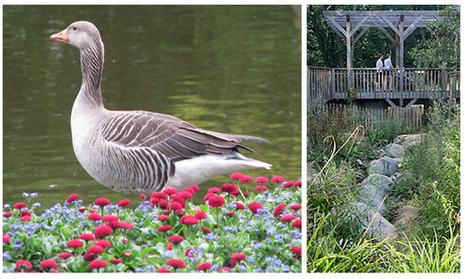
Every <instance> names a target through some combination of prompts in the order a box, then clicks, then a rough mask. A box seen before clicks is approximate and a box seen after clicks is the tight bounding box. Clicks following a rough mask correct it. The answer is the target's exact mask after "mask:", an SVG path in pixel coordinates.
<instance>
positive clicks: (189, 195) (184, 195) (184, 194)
mask: <svg viewBox="0 0 465 279" xmlns="http://www.w3.org/2000/svg"><path fill="white" fill-rule="evenodd" d="M178 197H179V198H181V199H192V193H190V192H187V191H182V192H181V193H179V194H178Z"/></svg>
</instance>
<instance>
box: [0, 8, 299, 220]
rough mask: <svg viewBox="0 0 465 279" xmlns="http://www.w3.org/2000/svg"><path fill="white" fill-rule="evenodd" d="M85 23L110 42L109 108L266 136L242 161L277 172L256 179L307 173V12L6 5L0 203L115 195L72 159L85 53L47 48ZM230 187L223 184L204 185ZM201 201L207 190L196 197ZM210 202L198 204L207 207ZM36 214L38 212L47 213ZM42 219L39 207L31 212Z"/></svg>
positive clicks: (65, 47)
mask: <svg viewBox="0 0 465 279" xmlns="http://www.w3.org/2000/svg"><path fill="white" fill-rule="evenodd" d="M78 20H88V21H91V22H93V23H94V24H95V25H96V26H97V27H98V28H99V30H100V33H101V36H102V39H103V41H104V44H105V68H104V74H103V82H102V91H103V97H104V103H105V106H106V107H107V108H108V109H112V110H148V111H154V112H162V113H167V114H172V115H175V116H177V117H179V118H181V119H183V120H186V121H188V122H190V123H192V124H193V125H195V126H197V127H199V128H203V129H209V130H214V131H219V132H226V133H237V134H247V135H253V136H259V137H263V138H266V139H268V140H269V141H270V144H263V143H247V144H246V145H247V146H249V147H251V148H252V149H254V150H255V151H257V154H254V153H248V152H247V151H245V152H246V153H247V154H245V155H246V156H248V157H252V158H255V159H258V160H261V161H265V162H268V163H271V164H273V165H274V167H273V168H272V169H271V170H268V171H267V170H253V171H245V172H243V173H244V174H246V175H251V176H253V177H254V178H255V177H257V176H266V177H269V178H271V177H272V176H274V175H281V176H283V177H284V178H285V179H286V180H298V179H300V176H301V30H300V23H299V20H300V10H299V9H296V8H295V7H291V6H3V203H4V204H7V203H8V204H14V203H16V202H20V201H24V199H23V198H22V193H23V192H27V193H33V192H36V193H38V194H39V197H38V198H36V199H34V200H33V201H34V202H40V203H41V204H42V207H41V208H42V209H41V210H44V209H45V208H49V207H51V206H53V205H54V204H56V203H63V202H64V201H65V200H66V198H67V197H68V196H69V195H70V194H72V193H77V194H78V195H79V196H80V198H81V199H82V200H83V201H84V205H89V204H91V203H92V202H93V201H94V200H95V199H96V198H98V197H101V196H104V197H107V198H108V199H110V201H111V202H112V203H116V202H118V201H119V200H121V199H125V198H130V199H131V200H132V201H133V204H138V203H139V201H140V199H139V197H136V196H130V195H124V194H119V193H116V192H113V191H112V190H109V189H107V188H106V187H104V186H101V185H100V184H99V183H98V182H96V181H95V180H93V179H92V178H91V177H90V176H89V175H88V174H87V173H86V171H85V170H84V169H83V168H82V167H81V166H80V164H79V162H78V161H77V159H76V157H75V155H74V151H73V148H72V143H71V132H70V113H71V107H72V105H73V102H74V99H75V97H76V95H77V92H78V91H79V87H80V84H81V71H80V63H79V51H78V50H77V49H76V48H74V47H71V46H69V45H65V44H61V43H57V42H53V41H50V39H49V38H50V35H51V34H54V33H56V32H58V31H61V30H63V29H64V28H66V27H68V25H69V24H70V23H71V22H74V21H78ZM228 182H232V181H231V180H230V179H229V177H228V176H222V177H216V178H214V179H211V180H209V181H207V182H204V183H202V184H201V185H200V188H201V189H202V192H203V193H205V192H206V191H207V189H208V188H210V187H221V185H223V183H228ZM196 196H197V199H198V200H197V201H196V202H197V203H199V202H201V201H202V198H203V194H197V195H196ZM202 202H203V201H202ZM41 210H38V211H41ZM36 212H37V211H36Z"/></svg>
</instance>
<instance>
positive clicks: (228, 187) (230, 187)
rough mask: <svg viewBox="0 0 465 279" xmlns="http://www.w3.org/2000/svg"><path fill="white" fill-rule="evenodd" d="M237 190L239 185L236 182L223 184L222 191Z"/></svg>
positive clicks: (231, 191)
mask: <svg viewBox="0 0 465 279" xmlns="http://www.w3.org/2000/svg"><path fill="white" fill-rule="evenodd" d="M236 191H237V187H236V185H234V184H229V183H225V184H223V186H221V192H227V193H234V192H236Z"/></svg>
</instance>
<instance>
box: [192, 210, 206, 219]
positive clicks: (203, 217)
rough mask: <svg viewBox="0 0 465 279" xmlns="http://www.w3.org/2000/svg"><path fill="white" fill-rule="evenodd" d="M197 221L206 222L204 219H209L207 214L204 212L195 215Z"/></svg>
mask: <svg viewBox="0 0 465 279" xmlns="http://www.w3.org/2000/svg"><path fill="white" fill-rule="evenodd" d="M194 217H195V219H197V220H204V219H207V214H206V213H205V212H203V211H200V210H199V211H197V213H195V215H194Z"/></svg>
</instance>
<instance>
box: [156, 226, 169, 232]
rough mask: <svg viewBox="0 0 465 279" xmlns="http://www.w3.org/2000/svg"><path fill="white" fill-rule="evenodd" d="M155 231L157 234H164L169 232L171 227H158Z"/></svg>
mask: <svg viewBox="0 0 465 279" xmlns="http://www.w3.org/2000/svg"><path fill="white" fill-rule="evenodd" d="M157 230H158V231H159V232H166V231H169V230H171V225H166V226H160V227H158V229H157Z"/></svg>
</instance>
